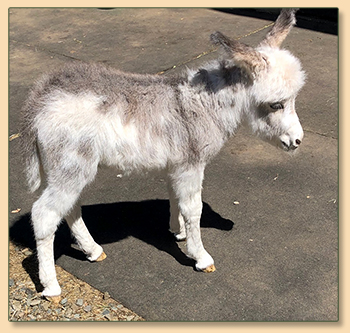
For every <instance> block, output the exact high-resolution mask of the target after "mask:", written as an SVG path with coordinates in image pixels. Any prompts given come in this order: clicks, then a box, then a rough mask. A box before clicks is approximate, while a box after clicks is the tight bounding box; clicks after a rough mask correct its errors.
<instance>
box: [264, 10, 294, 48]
mask: <svg viewBox="0 0 350 333" xmlns="http://www.w3.org/2000/svg"><path fill="white" fill-rule="evenodd" d="M296 11H297V9H282V10H281V13H280V15H279V16H278V17H277V20H276V22H275V24H274V25H273V27H272V29H271V30H270V32H269V33H268V34H267V35H266V37H265V39H264V40H263V41H262V42H261V43H260V46H270V47H275V48H278V47H279V46H280V45H281V44H282V42H283V41H284V39H285V38H286V37H287V35H288V34H289V32H290V30H291V29H292V27H293V26H294V25H295V23H296V19H295V12H296Z"/></svg>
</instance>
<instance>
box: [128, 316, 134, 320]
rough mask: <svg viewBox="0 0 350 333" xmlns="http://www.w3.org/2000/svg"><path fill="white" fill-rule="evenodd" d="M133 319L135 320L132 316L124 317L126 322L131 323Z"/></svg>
mask: <svg viewBox="0 0 350 333" xmlns="http://www.w3.org/2000/svg"><path fill="white" fill-rule="evenodd" d="M134 318H135V317H134V316H127V317H126V320H127V321H132V320H133V319H134Z"/></svg>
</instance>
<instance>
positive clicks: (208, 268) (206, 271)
mask: <svg viewBox="0 0 350 333" xmlns="http://www.w3.org/2000/svg"><path fill="white" fill-rule="evenodd" d="M202 271H203V272H204V273H212V272H215V271H216V268H215V266H214V265H210V266H208V267H207V268H204V269H202Z"/></svg>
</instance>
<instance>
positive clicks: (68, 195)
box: [32, 186, 80, 297]
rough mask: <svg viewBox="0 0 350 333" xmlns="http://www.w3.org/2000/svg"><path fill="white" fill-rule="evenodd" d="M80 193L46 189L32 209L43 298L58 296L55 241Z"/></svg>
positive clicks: (57, 188)
mask: <svg viewBox="0 0 350 333" xmlns="http://www.w3.org/2000/svg"><path fill="white" fill-rule="evenodd" d="M79 194H80V193H77V192H73V191H64V190H62V188H60V187H54V186H49V187H47V188H46V189H45V190H44V191H43V193H42V195H41V196H40V198H39V199H38V200H37V201H36V202H35V203H34V205H33V208H32V224H33V230H34V236H35V240H36V246H37V256H38V261H39V279H40V282H41V284H42V286H43V287H44V290H43V292H42V295H43V296H50V297H52V296H54V297H55V296H59V295H60V294H61V288H60V286H59V284H58V281H57V278H56V271H55V262H54V252H53V251H54V248H53V245H54V238H55V232H56V229H57V226H58V224H59V223H60V222H61V221H62V219H63V217H64V216H65V215H66V214H67V213H68V211H69V210H70V209H71V208H72V207H73V206H74V204H75V202H76V200H77V198H78V196H79Z"/></svg>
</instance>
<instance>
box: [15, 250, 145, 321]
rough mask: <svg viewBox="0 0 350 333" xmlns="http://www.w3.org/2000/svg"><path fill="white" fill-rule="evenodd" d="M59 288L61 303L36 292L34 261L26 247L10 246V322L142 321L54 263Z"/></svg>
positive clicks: (36, 281) (36, 277)
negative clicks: (60, 290) (49, 299)
mask: <svg viewBox="0 0 350 333" xmlns="http://www.w3.org/2000/svg"><path fill="white" fill-rule="evenodd" d="M56 272H57V278H58V280H59V282H60V285H61V287H62V295H61V299H60V302H58V303H54V302H51V301H48V300H47V299H45V298H43V297H41V295H40V292H38V291H37V286H38V285H39V282H38V276H37V261H36V256H35V254H33V253H32V251H31V250H30V249H28V248H23V247H21V246H19V245H16V244H12V243H10V245H9V313H8V314H9V320H10V321H144V319H143V318H141V317H140V316H138V315H137V314H136V313H134V312H132V311H131V310H129V309H127V308H125V307H124V306H123V305H122V304H120V303H119V302H117V301H116V300H114V299H112V298H111V297H110V295H109V294H108V293H102V292H100V291H99V290H97V289H95V288H93V287H91V286H90V285H88V284H87V283H85V282H84V281H81V280H80V279H78V278H77V277H75V276H73V275H72V274H70V273H68V272H67V271H65V270H64V269H62V268H61V267H59V266H56Z"/></svg>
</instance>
